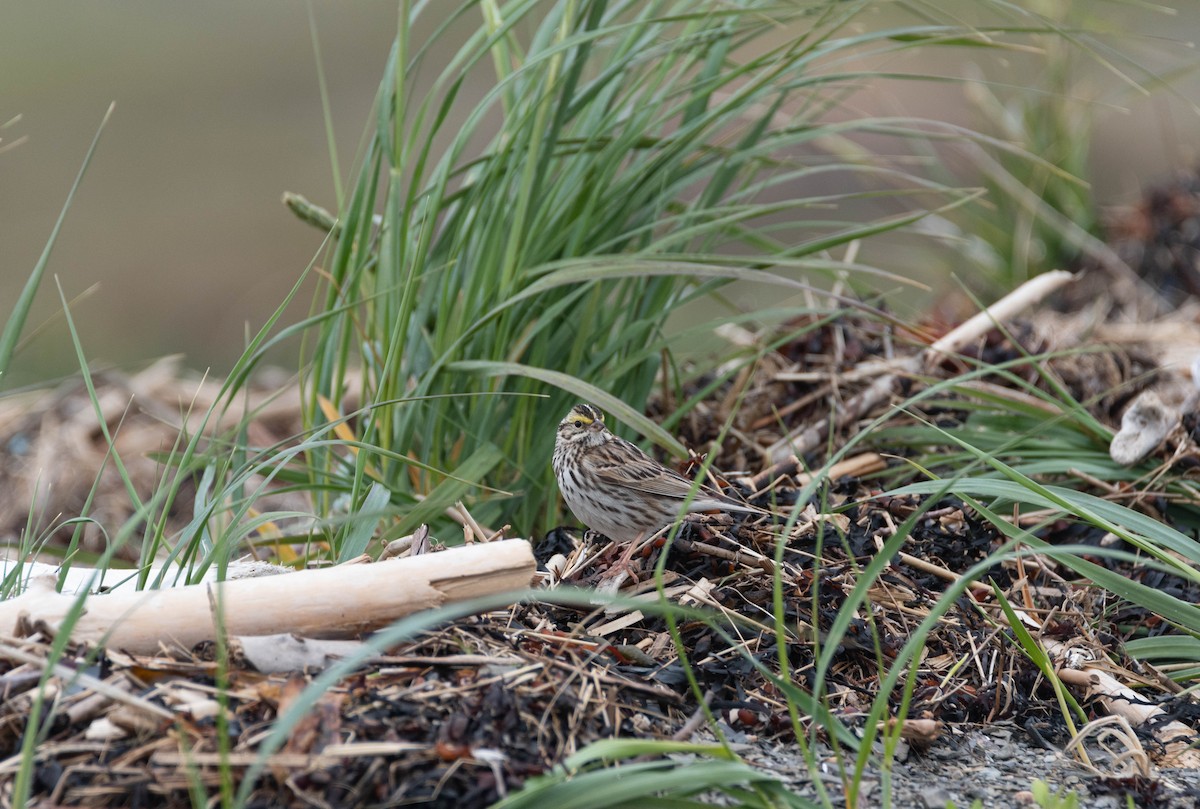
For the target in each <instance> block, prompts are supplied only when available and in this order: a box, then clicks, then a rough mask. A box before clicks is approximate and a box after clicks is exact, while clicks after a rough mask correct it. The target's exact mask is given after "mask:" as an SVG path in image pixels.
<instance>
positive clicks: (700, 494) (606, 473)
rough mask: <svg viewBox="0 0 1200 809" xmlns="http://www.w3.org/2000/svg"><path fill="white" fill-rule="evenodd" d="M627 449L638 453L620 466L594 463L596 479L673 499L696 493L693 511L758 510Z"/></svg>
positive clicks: (641, 453) (630, 455)
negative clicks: (709, 509) (698, 484)
mask: <svg viewBox="0 0 1200 809" xmlns="http://www.w3.org/2000/svg"><path fill="white" fill-rule="evenodd" d="M630 446H631V447H633V448H634V449H635V450H637V454H636V455H634V454H633V453H628V454H627V457H626V458H625V459H624V460H623V461H621V462H619V463H617V462H613V463H602V464H597V466H596V469H595V471H596V475H597V477H599V478H600V479H601V480H602V481H604V482H605V483H608V484H610V485H613V486H623V487H625V488H627V489H634V490H635V491H639V492H643V493H645V494H653V495H658V496H659V497H670V498H674V499H676V500H683V499H684V498H685V497H687V496H688V494H689V493H691V492H692V491H693V490H695V495H694V498H693V501H692V506H693V510H695V508H696V507H697V506H698V507H699V508H700V510H706V509H707V508H729V509H732V510H734V511H747V512H751V511H756V510H757V509H754V508H753V507H751V506H745V505H742V504H740V503H738V502H737V501H736V500H730V499H729V498H728V497H726V496H725V495H723V494H720V493H719V492H716V491H714V490H712V489H711V488H709V487H708V486H697V485H696V482H695V481H693V480H689V479H688V478H686V477H684V476H683V475H681V474H679V473H678V472H676V471H674V470H673V469H667V468H666V467H664V466H663V465H662V464H660V463H658V462H657V461H655V460H654V459H652V458H651V457H650V456H648V455H646V454H645V453H644V452H642V451H641V450H640V449H638V448H637V447H635V446H633V445H632V444H630Z"/></svg>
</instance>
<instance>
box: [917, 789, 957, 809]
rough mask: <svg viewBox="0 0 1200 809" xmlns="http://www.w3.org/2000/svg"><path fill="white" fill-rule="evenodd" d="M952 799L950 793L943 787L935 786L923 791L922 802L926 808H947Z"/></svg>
mask: <svg viewBox="0 0 1200 809" xmlns="http://www.w3.org/2000/svg"><path fill="white" fill-rule="evenodd" d="M952 800H953V798H952V797H951V796H950V793H949V792H947V791H946V790H945V789H943V788H942V787H933V788H931V789H926V790H924V791H922V792H921V803H922V805H923V806H924V807H925V809H946V805H947V804H948V803H950V801H952Z"/></svg>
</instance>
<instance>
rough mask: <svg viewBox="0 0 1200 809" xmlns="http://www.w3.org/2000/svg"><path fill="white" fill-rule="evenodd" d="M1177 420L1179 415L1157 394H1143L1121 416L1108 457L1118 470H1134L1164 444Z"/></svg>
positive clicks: (1149, 392) (1143, 392)
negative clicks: (1130, 468) (1118, 466)
mask: <svg viewBox="0 0 1200 809" xmlns="http://www.w3.org/2000/svg"><path fill="white" fill-rule="evenodd" d="M1179 418H1180V415H1179V412H1178V411H1177V410H1175V409H1174V408H1172V407H1168V406H1167V405H1166V404H1164V403H1163V401H1162V399H1160V398H1159V396H1158V394H1157V393H1155V392H1154V391H1152V390H1144V391H1142V392H1141V394H1139V395H1138V397H1137V398H1136V399H1134V400H1133V404H1131V405H1129V407H1128V408H1126V410H1125V413H1124V415H1122V416H1121V430H1120V432H1118V433H1117V434H1116V435H1115V436H1113V440H1112V443H1111V444H1109V446H1108V455H1109V457H1110V458H1112V459H1113V461H1114V462H1115V463H1119V464H1121V466H1133V465H1134V464H1135V463H1137V462H1138V461H1140V460H1142V459H1143V458H1145V457H1146V456H1147V455H1149V454H1150V453H1151V452H1153V451H1154V450H1155V449H1157V448H1158V446H1159V445H1160V444H1162V442H1163V441H1164V440H1166V438H1167V436H1168V435H1169V434H1170V432H1171V431H1172V430H1174V429H1175V427H1176V425H1178V424H1179Z"/></svg>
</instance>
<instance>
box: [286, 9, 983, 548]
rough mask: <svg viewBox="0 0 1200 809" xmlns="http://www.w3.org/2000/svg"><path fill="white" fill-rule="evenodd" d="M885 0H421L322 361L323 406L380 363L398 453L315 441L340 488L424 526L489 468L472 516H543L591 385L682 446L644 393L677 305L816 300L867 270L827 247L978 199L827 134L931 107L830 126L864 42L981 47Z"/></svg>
mask: <svg viewBox="0 0 1200 809" xmlns="http://www.w3.org/2000/svg"><path fill="white" fill-rule="evenodd" d="M872 5H873V4H871V3H864V2H849V3H846V2H839V3H827V2H819V3H791V4H776V3H768V2H753V1H752V0H748V1H747V2H740V3H715V2H701V3H696V2H636V3H634V2H557V3H548V2H533V0H516V1H515V2H509V3H503V4H500V3H495V2H479V3H476V2H470V3H464V4H462V5H460V6H458V7H456V8H454V10H453V12H451V11H450V10H449V8H448V7H447V6H444V5H437V6H433V5H426V4H416V5H413V6H409V5H408V4H402V7H401V12H400V22H399V27H398V32H397V36H396V40H395V44H394V46H393V48H392V52H391V55H390V59H389V62H388V66H387V70H386V74H385V76H384V79H383V82H382V84H381V86H380V89H379V93H378V97H377V104H376V116H375V120H374V123H373V127H372V131H371V133H370V137H369V140H368V143H367V145H366V147H365V151H364V155H363V157H362V159H361V168H360V170H359V172H358V175H357V179H356V180H355V181H354V183H353V185H352V190H351V191H350V193H349V196H348V198H347V200H346V202H345V204H344V206H343V209H342V211H341V215H340V217H339V218H340V223H339V228H338V229H337V231H336V233H337V234H338V237H337V239H336V243H335V244H334V245H333V246H332V249H331V252H330V254H329V256H328V262H327V266H326V271H327V283H325V285H324V287H323V288H322V290H321V292H320V293H319V300H318V301H317V303H316V306H317V307H318V308H319V309H321V310H323V311H324V312H326V313H328V316H327V317H326V318H325V319H324V320H323V323H322V326H321V327H320V329H319V332H318V333H317V334H315V335H314V337H313V340H312V358H313V360H314V362H313V363H312V370H311V377H310V378H309V380H308V382H309V385H308V389H309V391H310V392H311V401H310V408H311V410H310V412H311V415H312V417H313V419H314V421H315V422H317V423H318V424H319V423H320V422H321V421H322V420H323V419H325V418H328V417H330V416H331V415H332V413H331V412H330V408H329V407H328V405H327V404H326V405H325V406H324V409H322V407H323V406H322V403H321V399H322V397H323V398H324V399H325V400H326V402H327V403H328V402H332V403H333V404H334V405H335V406H336V407H338V408H339V409H340V412H341V413H343V414H345V413H346V412H347V411H348V410H351V409H353V408H349V407H346V406H345V405H344V404H343V401H344V398H345V396H346V393H347V391H348V389H349V387H350V382H349V381H348V380H349V378H350V374H351V373H352V372H353V371H356V370H358V369H361V372H362V375H363V382H362V394H363V400H362V407H363V410H362V412H361V414H360V416H359V418H357V419H356V420H355V421H354V423H353V429H354V431H355V437H356V439H357V440H358V441H359V442H360V446H361V447H362V448H363V449H367V450H369V449H370V448H378V450H380V451H378V452H370V451H367V452H364V451H362V450H360V451H359V452H358V453H357V454H356V455H355V456H354V458H353V459H352V460H348V459H347V456H345V455H343V454H334V453H328V454H324V455H314V456H313V458H312V462H313V463H312V467H313V470H314V475H315V476H316V478H317V479H318V482H319V483H320V484H321V486H322V487H324V490H325V491H326V492H327V493H328V500H327V501H326V503H325V505H326V506H328V504H329V502H332V501H333V499H334V498H335V497H337V496H339V495H341V494H346V493H349V494H350V495H351V498H350V499H351V501H352V502H353V503H356V504H357V503H359V502H360V501H361V500H362V498H363V497H365V494H366V491H367V489H368V485H367V484H368V483H369V482H370V480H372V479H373V480H375V481H377V482H382V483H383V484H384V485H386V486H387V488H388V489H389V490H390V491H391V492H392V493H393V500H392V505H393V506H395V507H397V508H400V509H402V510H403V511H404V512H405V517H404V518H403V520H401V522H400V523H399V524H398V525H397V526H395V527H394V529H393V530H394V531H396V532H404V531H406V530H408V529H410V528H411V527H412V526H414V525H415V524H417V523H418V522H421V521H427V520H429V519H431V518H435V517H437V516H439V515H440V514H441V512H442V511H443V510H444V509H445V508H446V507H447V506H450V505H452V504H453V503H454V501H455V500H456V499H460V498H462V497H463V496H464V494H466V493H467V492H468V491H469V488H468V484H470V483H475V482H477V481H480V480H486V481H487V482H488V483H489V484H490V486H491V487H492V488H491V489H490V490H476V491H488V493H489V494H490V495H492V496H490V497H487V498H484V500H485V501H486V502H482V503H476V504H475V505H473V506H472V509H473V512H472V513H473V514H474V516H475V517H476V518H478V519H479V520H480V521H481V522H486V523H488V524H490V525H493V526H496V527H498V526H499V525H500V524H502V523H504V522H509V523H512V524H513V525H515V526H518V527H519V530H521V531H532V530H534V529H535V528H538V527H540V528H545V527H547V526H548V525H550V524H553V520H554V519H555V517H556V515H555V514H554V513H553V509H547V508H546V506H545V503H546V496H547V495H548V494H549V493H550V492H552V491H553V489H552V487H551V484H552V475H551V472H550V470H549V459H550V453H551V448H552V444H553V435H554V427H555V424H556V423H557V421H558V419H559V418H561V416H562V414H563V413H565V412H566V410H567V408H568V407H569V404H570V402H571V401H572V400H575V399H576V398H577V397H586V398H589V399H592V400H594V401H596V402H597V403H598V404H599V405H600V406H602V407H604V408H605V409H608V410H609V411H610V412H614V413H615V415H616V416H617V417H618V418H619V420H620V421H621V422H622V423H623V424H625V425H632V427H633V428H635V429H638V430H640V431H641V432H643V433H645V434H648V435H650V436H651V437H652V438H655V440H657V441H658V442H659V443H661V444H662V445H663V446H665V447H667V448H669V449H673V450H675V451H678V450H679V447H678V445H677V444H673V442H672V441H671V439H670V438H669V437H668V436H667V435H666V434H665V433H662V432H661V431H658V432H656V428H654V426H653V425H652V424H651V423H650V422H648V421H647V420H645V419H643V418H642V417H641V413H640V409H641V408H642V407H643V405H644V404H645V402H646V400H647V397H648V396H649V394H650V393H651V391H652V389H653V386H654V385H655V384H656V378H657V376H658V374H659V371H660V369H664V368H665V369H666V370H667V371H668V373H667V374H665V377H666V379H668V380H670V381H671V382H673V383H674V382H677V381H678V380H679V379H680V378H681V375H682V373H683V372H682V371H681V369H680V368H679V367H678V364H677V363H676V361H675V359H674V355H673V354H672V348H673V344H672V340H671V339H670V337H669V335H667V334H666V333H665V332H664V323H665V321H666V320H667V318H668V317H669V316H670V315H671V314H672V312H675V311H677V310H678V309H679V308H680V307H681V306H683V305H685V304H687V303H689V302H692V301H694V300H696V299H697V298H700V297H704V296H709V295H711V294H712V293H713V292H714V291H715V290H716V289H717V288H719V287H720V286H722V285H723V284H726V283H728V282H729V281H730V280H733V279H741V280H747V279H749V280H753V281H758V282H762V283H767V284H774V285H777V286H779V287H781V293H782V294H783V295H784V296H796V295H798V294H799V293H800V292H801V291H802V290H803V289H804V283H806V282H808V281H812V280H814V278H816V277H817V276H820V275H822V274H829V273H831V272H834V271H837V272H843V273H844V272H847V271H849V272H851V273H853V272H854V271H855V270H862V271H864V274H865V272H866V271H867V268H865V267H856V266H855V265H852V264H843V263H839V262H835V261H834V258H835V257H834V256H832V255H831V254H830V253H829V251H830V250H833V249H836V248H838V247H839V246H843V245H846V244H848V243H849V242H851V241H853V240H857V239H861V238H863V237H866V236H870V235H872V234H874V233H877V232H880V231H885V230H889V229H892V228H897V227H902V226H903V225H905V224H908V223H911V222H912V221H913V220H914V219H916V218H918V217H920V216H922V215H924V214H925V213H926V212H927V211H928V210H929V209H931V208H938V207H939V206H941V207H945V206H950V205H954V204H958V203H960V202H961V201H962V200H963V199H965V198H966V197H967V196H968V194H966V193H965V192H961V191H957V190H953V189H949V188H946V187H943V186H940V185H937V184H936V183H932V182H929V181H927V180H923V179H921V178H920V177H918V176H916V175H912V174H908V173H905V172H902V171H899V170H897V169H895V168H892V167H889V166H887V165H885V163H884V161H883V160H871V159H867V160H864V161H862V162H851V161H847V160H839V159H834V158H832V157H828V156H822V154H821V152H820V151H819V149H818V148H817V145H818V144H819V143H820V141H821V140H822V139H825V138H838V139H845V138H847V137H850V136H852V135H853V134H854V133H856V132H869V131H874V132H876V133H877V134H880V135H883V136H887V137H896V136H900V137H906V136H907V135H908V134H909V133H910V130H912V129H914V128H918V125H917V124H916V123H914V122H912V121H910V120H908V119H904V120H889V121H882V120H879V119H870V118H863V117H861V116H860V117H853V118H850V119H847V118H846V116H845V115H840V116H838V120H837V122H836V123H829V122H826V121H825V118H826V117H830V116H828V113H829V111H830V110H831V109H833V108H835V107H837V106H838V104H839V101H840V100H841V99H842V98H843V97H844V96H845V95H847V94H849V93H851V92H852V90H853V88H854V87H855V86H856V84H857V83H858V82H860V81H861V82H864V83H865V82H867V81H869V80H870V79H871V78H872V75H871V74H862V73H860V72H857V70H856V68H855V67H854V65H855V64H856V63H855V61H854V59H855V58H856V57H858V56H860V55H862V54H864V53H868V54H872V55H879V54H886V53H889V52H891V51H898V50H902V49H907V48H912V47H914V44H913V43H914V40H918V39H919V40H921V41H922V42H927V43H930V44H934V43H939V42H942V41H943V38H944V40H945V41H946V42H947V43H949V44H962V39H961V36H962V35H964V32H963V31H961V30H959V29H956V28H949V27H944V26H938V25H933V24H928V23H922V24H921V25H919V26H914V27H909V28H891V29H888V30H878V31H874V32H872V31H870V30H869V28H868V27H866V26H864V25H863V24H861V21H860V19H859V18H860V16H862V15H863V12H864V11H865V10H869V9H871V7H872ZM434 8H436V9H437V11H436V14H435V13H434V12H433V9H434ZM427 17H436V19H435V20H433V21H432V24H433V25H434V29H435V30H433V31H432V33H425V32H426V31H427V29H428V28H429V27H430V24H431V21H430V20H429V19H426V18H427ZM472 25H474V26H475V27H474V29H473V30H471V31H470V32H469V33H467V34H466V36H465V39H464V38H462V37H463V35H462V31H463V30H464V29H465V28H469V27H470V26H472ZM418 32H421V33H418ZM951 33H953V34H954V35H955V36H951ZM966 35H967V36H970V34H966ZM456 37H458V38H457V39H456ZM956 37H957V38H956ZM976 44H983V43H982V40H980V42H979V43H976ZM430 73H434V74H436V75H435V77H434V78H433V79H432V81H431V82H430V83H429V85H428V86H427V87H426V85H425V84H423V79H424V77H426V76H427V75H429V74H430ZM481 86H484V87H486V90H485V91H484V92H483V93H482V96H480V97H478V98H475V97H473V96H474V94H476V93H477V92H478V88H480V87H481ZM864 202H865V203H868V204H869V205H873V206H874V207H873V209H869V210H868V211H867V212H866V213H865V214H864V212H863V211H862V210H858V211H847V210H845V208H846V207H847V206H849V207H851V208H853V207H854V206H855V205H860V207H861V204H862V203H864ZM373 217H374V218H373ZM784 302H785V303H786V302H787V299H786V298H785V299H784ZM724 311H725V312H727V314H726V315H725V316H734V315H735V314H736V313H735V312H734V310H733V309H732V308H727V309H725V310H724ZM793 311H795V310H793ZM481 394H482V395H481ZM535 395H536V396H535ZM543 396H544V398H540V397H543ZM622 403H624V404H622ZM626 429H628V426H627V427H626ZM435 469H436V470H447V473H446V474H442V473H438V472H434V471H431V470H435ZM503 492H508V493H522V494H524V495H527V496H525V497H519V498H515V499H506V498H505V497H504V496H502V495H501V494H499V493H503Z"/></svg>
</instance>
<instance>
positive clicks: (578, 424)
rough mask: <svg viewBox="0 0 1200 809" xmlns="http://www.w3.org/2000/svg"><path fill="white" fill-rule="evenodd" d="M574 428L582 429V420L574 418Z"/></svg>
mask: <svg viewBox="0 0 1200 809" xmlns="http://www.w3.org/2000/svg"><path fill="white" fill-rule="evenodd" d="M575 429H576V430H582V429H583V422H582V421H580V420H579V419H575Z"/></svg>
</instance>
